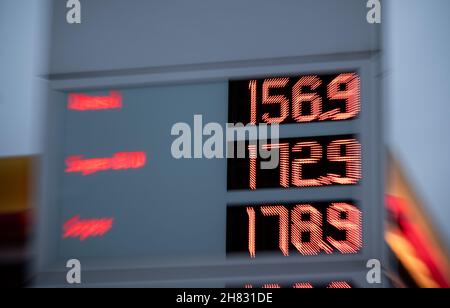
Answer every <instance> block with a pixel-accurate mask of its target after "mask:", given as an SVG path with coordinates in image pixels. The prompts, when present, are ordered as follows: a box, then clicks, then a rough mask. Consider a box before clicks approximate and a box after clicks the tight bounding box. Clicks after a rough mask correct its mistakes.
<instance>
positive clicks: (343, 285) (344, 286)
mask: <svg viewBox="0 0 450 308" xmlns="http://www.w3.org/2000/svg"><path fill="white" fill-rule="evenodd" d="M351 288H352V287H351V286H350V285H349V284H348V283H346V282H345V281H335V282H332V283H330V284H329V285H328V287H327V289H351Z"/></svg>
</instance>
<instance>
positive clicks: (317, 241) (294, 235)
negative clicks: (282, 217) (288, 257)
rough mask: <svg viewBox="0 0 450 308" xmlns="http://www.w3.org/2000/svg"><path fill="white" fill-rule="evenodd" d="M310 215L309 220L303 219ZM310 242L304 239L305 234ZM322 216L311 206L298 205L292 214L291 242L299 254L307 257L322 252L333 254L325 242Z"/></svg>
mask: <svg viewBox="0 0 450 308" xmlns="http://www.w3.org/2000/svg"><path fill="white" fill-rule="evenodd" d="M303 215H308V216H309V219H307V220H306V219H305V220H304V219H303ZM305 232H306V233H308V234H309V240H308V241H304V240H303V239H302V237H303V234H304V233H305ZM322 238H323V235H322V214H321V213H320V212H319V211H318V210H316V209H315V208H314V207H312V206H310V205H298V206H296V207H295V209H294V210H293V212H292V227H291V240H292V244H293V245H294V246H295V248H297V250H298V252H299V253H300V254H302V255H305V256H312V255H318V254H319V253H320V252H321V251H325V252H326V253H331V252H332V251H333V249H332V248H331V247H330V246H328V245H327V244H326V243H325V242H324V241H323V239H322Z"/></svg>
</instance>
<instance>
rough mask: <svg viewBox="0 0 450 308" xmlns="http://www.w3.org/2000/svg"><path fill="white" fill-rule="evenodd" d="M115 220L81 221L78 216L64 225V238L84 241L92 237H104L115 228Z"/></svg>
mask: <svg viewBox="0 0 450 308" xmlns="http://www.w3.org/2000/svg"><path fill="white" fill-rule="evenodd" d="M113 222H114V219H113V218H102V219H89V220H81V219H80V216H79V215H77V216H75V217H73V218H71V219H69V220H68V221H67V222H66V223H64V227H63V229H64V232H63V238H64V239H66V238H79V239H80V240H81V241H84V240H86V239H88V238H90V237H102V236H104V235H105V234H106V233H108V232H109V231H110V230H111V228H112V226H113Z"/></svg>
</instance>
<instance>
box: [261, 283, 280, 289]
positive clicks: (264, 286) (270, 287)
mask: <svg viewBox="0 0 450 308" xmlns="http://www.w3.org/2000/svg"><path fill="white" fill-rule="evenodd" d="M262 288H263V289H281V286H280V285H279V284H277V283H268V284H265V285H263V287H262Z"/></svg>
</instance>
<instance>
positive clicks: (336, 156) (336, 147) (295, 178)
mask: <svg viewBox="0 0 450 308" xmlns="http://www.w3.org/2000/svg"><path fill="white" fill-rule="evenodd" d="M261 148H262V149H264V150H272V149H278V150H279V186H280V187H283V188H289V187H318V186H327V185H356V184H358V183H359V181H360V180H361V178H362V167H361V163H362V162H361V145H360V143H359V141H358V140H356V139H354V138H351V139H342V140H333V141H330V142H329V143H328V144H320V143H319V142H318V141H305V142H295V141H291V142H284V143H279V144H263V145H261ZM325 151H326V152H325ZM248 152H249V159H248V163H249V165H248V172H249V186H248V187H249V188H250V189H251V190H255V189H257V188H258V187H259V186H258V178H259V177H260V176H261V175H260V176H258V173H257V172H258V170H259V169H258V146H256V145H249V146H248ZM324 152H325V153H324ZM290 153H292V154H297V156H299V155H303V156H305V155H308V156H307V157H302V158H296V157H295V156H296V155H292V156H293V157H292V158H290ZM305 153H307V154H305ZM330 163H331V164H330ZM332 164H335V165H338V166H341V168H340V169H339V173H341V174H336V172H329V171H328V170H327V169H329V168H333V166H332ZM314 165H316V166H314ZM306 166H313V167H314V169H316V170H315V172H316V174H317V173H324V174H323V175H318V176H317V177H314V178H311V177H310V178H307V177H305V176H304V168H305V167H306ZM262 171H263V170H262ZM271 185H273V187H275V186H276V184H275V183H273V182H272V184H271Z"/></svg>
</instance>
